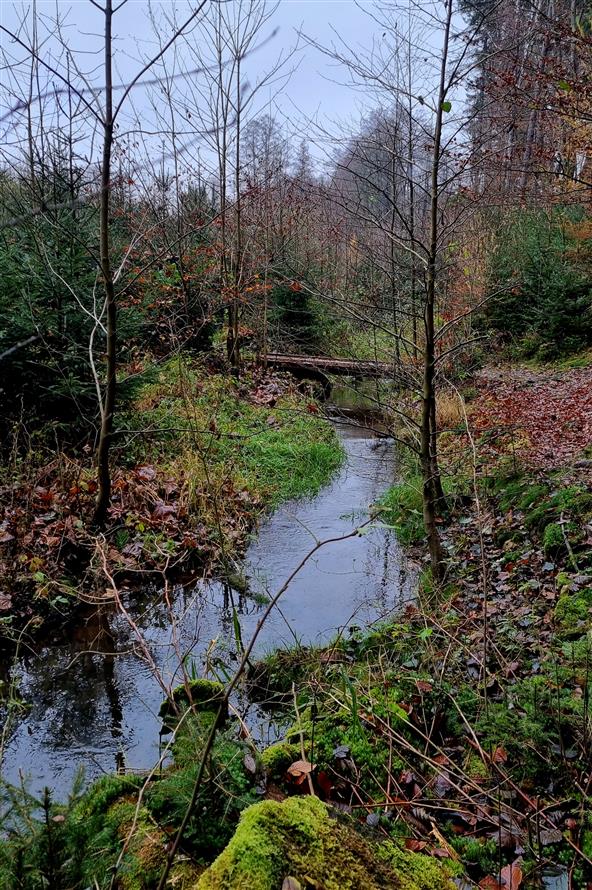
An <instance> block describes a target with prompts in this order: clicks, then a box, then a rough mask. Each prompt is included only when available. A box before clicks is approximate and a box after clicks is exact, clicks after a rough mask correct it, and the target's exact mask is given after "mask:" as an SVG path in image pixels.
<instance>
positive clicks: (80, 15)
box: [0, 0, 436, 159]
mask: <svg viewBox="0 0 592 890" xmlns="http://www.w3.org/2000/svg"><path fill="white" fill-rule="evenodd" d="M99 2H100V0H99ZM118 2H120V0H114V6H116V7H117V5H118ZM196 2H197V0H195V2H193V0H192V2H190V0H160V2H156V3H152V7H151V6H150V3H149V0H126V2H125V3H124V4H123V6H122V8H121V9H120V10H118V11H117V12H116V15H115V16H114V25H113V34H114V46H115V69H116V74H115V81H116V82H117V83H121V84H125V83H127V82H129V81H130V80H131V79H132V78H133V77H134V75H135V74H136V73H137V72H138V71H139V70H140V69H141V67H142V63H143V60H146V59H147V58H149V57H150V56H152V55H153V54H154V53H155V52H156V51H157V50H158V41H157V38H156V37H155V33H154V28H153V24H152V22H151V21H150V15H149V13H150V10H151V8H152V13H153V17H155V18H156V19H159V18H163V17H164V14H167V15H170V14H171V13H172V11H173V10H176V11H177V13H178V17H177V21H179V22H182V21H184V20H185V19H186V18H187V17H188V14H189V11H190V10H192V9H193V8H195V3H196ZM227 2H228V3H230V4H232V3H233V2H234V0H227ZM410 2H413V0H410ZM434 2H435V0H427V3H423V2H422V3H421V5H417V4H414V8H415V15H416V16H417V15H418V14H420V15H421V14H424V13H425V16H426V20H427V21H428V22H429V20H430V13H429V9H428V8H429V7H430V6H431V5H432V4H433V3H434ZM273 6H274V4H273V3H268V8H270V9H271V8H273ZM404 6H405V3H404V0H403V9H404ZM36 8H37V11H38V14H39V16H40V18H41V19H42V20H45V21H46V22H47V23H48V25H51V22H52V21H53V20H55V17H56V10H57V11H58V12H59V16H60V18H61V20H62V24H63V29H62V35H63V38H64V40H65V41H66V42H67V44H68V45H69V46H70V47H71V48H72V49H73V50H74V51H75V56H76V59H77V62H78V64H79V65H80V66H81V67H84V68H85V70H86V71H87V72H89V80H90V81H91V82H92V83H93V85H95V86H99V85H101V84H102V83H103V82H104V74H103V50H102V43H103V36H102V33H101V31H102V27H103V16H102V13H101V12H100V10H98V9H97V8H96V7H95V6H94V5H93V4H92V3H91V0H75V2H72V0H36ZM432 8H433V9H435V8H436V7H435V6H433V7H432ZM32 9H33V0H27V2H24V3H19V4H16V5H14V4H12V3H10V2H7V0H0V23H1V24H3V25H4V26H5V27H6V28H8V29H10V30H11V31H13V32H14V31H17V29H18V27H19V19H22V18H23V17H25V18H26V17H27V16H26V13H28V18H29V25H28V27H29V28H30V20H31V10H32ZM378 9H379V6H378V4H377V3H375V2H374V0H363V2H354V0H280V2H279V4H278V5H277V9H276V10H275V12H274V13H273V16H272V18H271V19H270V20H269V21H268V22H266V24H265V25H264V27H263V29H262V31H261V34H260V36H259V38H258V41H257V44H258V45H259V48H258V49H257V50H256V51H255V52H254V53H252V55H251V56H250V58H249V59H248V62H247V64H246V65H245V66H244V69H245V80H246V81H248V83H247V84H245V86H246V87H247V88H248V86H249V85H251V86H252V83H253V82H256V80H257V77H258V76H260V75H261V74H262V73H263V72H266V71H268V70H269V69H270V68H271V67H273V65H274V63H275V61H276V60H277V58H278V56H280V55H284V56H285V55H287V54H288V53H289V51H290V50H291V49H292V48H293V47H295V46H296V45H298V50H297V52H296V53H295V54H294V56H293V57H292V58H291V59H290V61H289V63H288V65H287V66H286V68H285V69H284V70H285V71H287V70H288V68H290V69H293V71H292V75H291V77H290V78H289V80H288V79H283V80H282V79H280V80H279V81H277V80H276V82H275V84H274V85H273V86H271V87H266V88H265V89H264V90H262V91H261V93H260V94H258V95H257V100H256V102H255V103H254V104H253V108H252V109H251V112H255V114H256V113H257V112H271V113H272V114H274V115H275V116H276V117H278V118H280V119H281V118H282V117H283V118H284V120H285V121H286V122H287V123H288V124H289V126H290V128H291V130H292V132H293V133H294V135H295V136H296V137H298V136H302V137H308V138H310V139H312V140H313V142H317V143H319V142H321V143H322V138H321V137H320V135H319V134H320V131H321V129H322V128H326V129H327V130H329V131H331V132H332V133H335V134H338V135H341V136H342V137H343V136H345V135H346V134H347V133H348V132H353V131H355V129H356V123H357V122H358V121H359V119H360V117H361V116H363V115H364V114H367V113H368V112H369V110H370V109H371V107H372V104H373V98H372V91H371V90H370V89H369V88H367V87H366V88H365V89H364V90H363V91H355V90H352V89H351V87H350V86H348V85H347V82H348V80H349V77H348V73H347V71H346V70H345V69H344V68H343V67H340V66H339V65H337V64H336V63H335V62H334V61H332V60H331V59H330V58H329V57H328V56H327V55H326V54H324V53H322V52H321V51H320V50H319V49H317V48H316V47H314V46H310V44H308V43H307V41H306V39H305V38H303V37H302V36H299V32H301V33H302V34H304V35H306V37H308V38H310V39H312V40H314V41H316V42H317V43H318V44H320V45H322V46H325V47H328V46H331V45H332V44H337V45H339V46H340V48H341V50H342V51H344V52H345V53H348V52H350V53H351V54H352V55H353V56H354V57H355V56H358V55H360V56H361V55H363V54H364V53H367V52H368V51H369V50H370V48H371V47H372V46H373V44H374V45H376V46H378V47H381V45H382V46H385V45H386V44H385V43H384V41H385V40H386V41H387V42H388V41H389V40H390V39H391V38H392V33H393V32H392V31H391V32H390V33H389V32H387V31H383V27H382V26H381V25H380V24H378V23H377V21H376V19H375V18H374V17H373V16H374V15H375V14H377V12H378ZM402 24H403V28H405V16H404V18H403V20H402ZM423 27H424V33H423V34H422V36H421V39H422V41H423V43H424V45H426V35H425V22H424V26H423ZM430 28H431V26H430V25H428V33H427V45H429V44H430V43H432V36H431V34H430ZM41 30H42V29H41ZM172 30H173V29H172V28H171V26H170V25H168V26H165V25H164V24H163V25H162V28H161V30H160V32H159V33H160V39H161V41H165V40H166V39H167V38H168V36H169V35H170V34H172ZM432 30H433V28H432ZM19 34H20V36H21V39H23V41H25V42H28V38H27V34H26V32H25V29H21V30H20V31H19ZM0 40H1V42H2V46H3V48H4V49H5V51H6V53H7V54H8V56H9V57H10V59H11V61H18V60H19V59H20V60H25V59H26V58H27V53H26V52H25V50H24V49H22V48H20V47H18V46H15V45H14V44H11V41H10V38H9V37H7V35H6V34H4V33H2V32H0ZM56 45H57V44H56V42H55V41H54V42H53V43H52V41H51V40H49V41H48V42H47V44H46V45H45V46H44V49H43V55H44V58H45V59H46V60H48V61H52V62H53V63H54V65H55V67H56V68H58V69H60V70H62V71H63V72H64V73H65V68H64V57H63V54H62V56H61V57H60V58H59V59H58V58H57V56H55V55H53V54H54V52H55V47H56ZM181 51H182V50H181ZM171 52H172V51H171V50H169V54H170V53H171ZM418 61H419V62H421V61H422V60H421V58H419V60H418ZM427 61H428V60H427V59H424V60H423V62H427ZM415 67H416V70H415V71H414V79H415V77H416V76H417V77H419V78H421V77H422V76H423V73H424V72H423V71H422V69H423V68H426V66H425V65H424V64H417V65H416V66H415ZM161 72H162V69H161ZM161 72H158V71H157V72H156V73H157V74H158V75H159V76H160V73H161ZM152 73H153V74H154V72H152ZM25 74H26V72H25ZM0 76H2V78H8V79H9V77H10V75H9V73H8V72H6V71H3V72H2V74H1V75H0ZM146 76H147V77H150V74H148V75H146ZM25 81H26V76H25ZM8 82H9V81H8V80H5V83H8ZM50 82H51V78H50ZM53 82H57V83H58V84H59V81H56V79H55V78H53ZM76 84H77V86H80V87H82V82H81V81H77V82H76ZM51 89H53V85H52V86H51ZM419 92H420V93H423V95H426V92H425V91H424V90H423V89H420V90H419ZM148 96H149V92H148V91H147V90H146V91H144V90H142V89H141V88H139V89H136V90H134V92H133V96H132V102H128V103H127V104H128V106H129V117H128V120H131V115H132V114H136V115H138V116H139V118H140V119H142V117H144V119H145V120H146V121H148V120H149V119H150V115H151V113H152V112H151V111H150V101H149V98H148ZM11 103H14V99H13V98H10V97H9V99H8V104H9V107H12V104H11ZM313 121H316V122H318V123H319V125H320V126H319V128H317V127H316V126H315V125H314V124H313V123H312V122H313ZM16 126H17V124H14V127H16ZM325 151H328V152H329V153H331V140H325V143H324V148H323V147H322V145H321V147H317V148H316V149H313V155H315V156H316V157H317V158H318V159H321V158H322V157H323V155H324V152H325Z"/></svg>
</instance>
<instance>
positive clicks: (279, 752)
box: [261, 742, 300, 780]
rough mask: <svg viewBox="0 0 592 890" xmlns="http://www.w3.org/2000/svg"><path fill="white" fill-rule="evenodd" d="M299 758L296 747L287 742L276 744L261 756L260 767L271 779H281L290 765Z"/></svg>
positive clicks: (298, 751)
mask: <svg viewBox="0 0 592 890" xmlns="http://www.w3.org/2000/svg"><path fill="white" fill-rule="evenodd" d="M299 758H300V749H299V747H298V745H292V744H290V743H289V742H276V744H275V745H270V746H269V748H266V749H265V751H264V752H263V754H262V755H261V765H262V766H263V769H264V770H265V771H266V773H267V775H268V776H269V777H270V778H272V779H276V780H278V779H281V778H283V776H284V773H285V772H286V770H287V769H288V767H289V766H290V764H291V763H294V761H295V760H299Z"/></svg>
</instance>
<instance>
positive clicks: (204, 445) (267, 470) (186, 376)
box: [122, 359, 343, 507]
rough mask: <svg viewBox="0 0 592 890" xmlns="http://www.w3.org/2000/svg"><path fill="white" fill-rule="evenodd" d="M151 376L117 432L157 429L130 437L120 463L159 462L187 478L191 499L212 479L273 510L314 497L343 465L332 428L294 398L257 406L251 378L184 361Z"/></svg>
mask: <svg viewBox="0 0 592 890" xmlns="http://www.w3.org/2000/svg"><path fill="white" fill-rule="evenodd" d="M151 376H152V379H151V380H149V382H147V383H145V384H144V385H142V386H140V387H138V389H137V392H136V395H135V400H134V404H133V409H132V411H130V412H128V414H127V415H126V416H125V417H124V418H123V423H122V427H123V428H124V429H125V428H127V429H128V430H132V429H150V430H160V431H161V432H159V433H157V434H156V433H151V434H150V435H148V436H143V437H141V438H137V437H133V436H132V435H130V437H129V440H128V442H127V443H126V446H125V459H126V460H127V462H128V463H130V464H135V463H138V462H144V461H145V462H150V463H154V464H156V463H158V465H159V467H161V468H163V469H165V470H166V469H168V470H170V473H171V475H172V476H174V477H184V478H185V479H187V480H188V485H189V487H190V490H191V492H192V493H193V495H195V493H196V491H198V490H199V489H200V488H203V486H204V485H206V484H207V483H208V480H209V482H210V483H212V480H214V482H215V487H216V488H217V489H219V488H225V489H226V490H233V491H235V492H236V491H244V492H245V493H246V494H247V495H248V496H249V497H250V498H251V499H254V500H255V501H258V502H260V503H261V505H262V506H264V507H275V506H277V505H278V504H279V503H281V502H282V501H284V500H287V499H288V498H295V497H304V496H311V495H314V494H316V493H317V492H318V491H319V489H320V488H321V487H322V486H323V485H324V484H326V483H327V482H328V481H329V479H330V478H331V476H332V475H333V473H334V472H335V471H336V470H337V469H338V467H339V466H340V464H341V462H342V460H343V449H342V447H341V445H340V443H339V440H338V438H337V435H336V433H335V430H334V429H333V427H332V426H331V425H330V424H329V423H328V422H327V421H326V420H325V419H324V418H323V417H321V416H319V415H317V414H316V413H314V412H313V413H311V412H310V411H309V410H308V403H307V402H305V401H304V399H303V398H302V397H301V396H300V395H299V394H298V393H286V394H284V395H281V396H280V397H279V398H278V401H277V403H276V404H275V405H274V406H273V407H269V406H264V405H259V404H255V403H254V402H253V401H252V400H251V399H250V387H251V384H252V381H250V380H249V379H248V378H247V379H245V380H244V381H243V380H241V381H236V380H234V379H233V378H229V377H226V376H222V375H213V374H209V375H208V374H207V373H206V372H205V371H204V370H203V369H201V368H200V367H199V366H197V365H195V364H191V363H190V362H188V361H186V360H185V361H184V360H181V359H174V360H172V361H170V362H169V363H167V364H165V365H163V366H162V367H161V368H159V369H158V371H157V372H156V373H154V372H153V373H152V375H151ZM193 499H194V501H195V503H199V502H200V498H199V497H194V498H193Z"/></svg>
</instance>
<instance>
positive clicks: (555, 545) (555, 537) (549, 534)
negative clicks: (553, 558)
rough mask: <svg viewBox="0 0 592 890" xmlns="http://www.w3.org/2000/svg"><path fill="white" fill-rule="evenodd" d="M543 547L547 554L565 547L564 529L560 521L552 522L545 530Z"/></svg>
mask: <svg viewBox="0 0 592 890" xmlns="http://www.w3.org/2000/svg"><path fill="white" fill-rule="evenodd" d="M543 547H544V550H545V553H546V554H547V556H550V555H553V554H556V553H558V551H559V550H561V549H562V548H563V547H565V539H564V537H563V529H562V527H561V526H560V525H559V523H558V522H550V523H549V524H548V525H546V526H545V531H544V532H543Z"/></svg>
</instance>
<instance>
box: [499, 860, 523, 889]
mask: <svg viewBox="0 0 592 890" xmlns="http://www.w3.org/2000/svg"><path fill="white" fill-rule="evenodd" d="M500 877H501V879H502V886H503V888H504V890H518V888H519V887H520V885H521V884H522V877H523V875H522V869H521V868H520V866H519V865H518V864H517V863H515V862H514V863H513V864H512V865H504V867H503V868H502V870H501V872H500Z"/></svg>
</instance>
